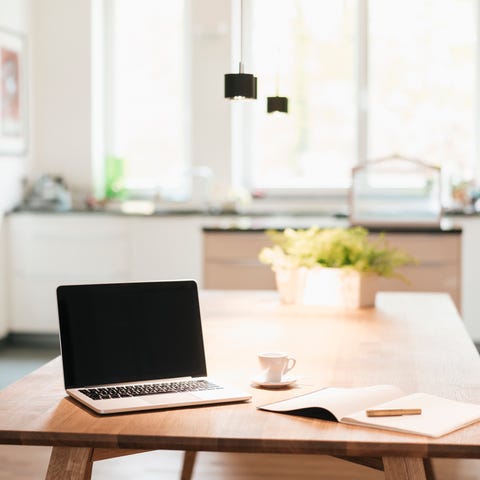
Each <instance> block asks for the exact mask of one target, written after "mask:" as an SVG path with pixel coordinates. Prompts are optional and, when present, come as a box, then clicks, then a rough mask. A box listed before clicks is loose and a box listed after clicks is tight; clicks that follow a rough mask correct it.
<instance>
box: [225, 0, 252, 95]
mask: <svg viewBox="0 0 480 480" xmlns="http://www.w3.org/2000/svg"><path fill="white" fill-rule="evenodd" d="M225 98H228V99H230V100H243V99H247V98H253V99H256V98H257V77H255V76H254V75H252V74H251V73H244V71H243V0H240V63H239V68H238V73H227V74H225Z"/></svg>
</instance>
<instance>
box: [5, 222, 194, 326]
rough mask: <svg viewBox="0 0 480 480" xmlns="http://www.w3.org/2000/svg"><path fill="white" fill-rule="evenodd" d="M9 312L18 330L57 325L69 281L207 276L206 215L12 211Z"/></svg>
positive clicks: (9, 242) (10, 318) (153, 279)
mask: <svg viewBox="0 0 480 480" xmlns="http://www.w3.org/2000/svg"><path fill="white" fill-rule="evenodd" d="M7 218H8V230H7V235H8V242H7V258H8V262H7V263H8V270H7V271H8V274H7V275H8V279H9V280H8V287H7V296H8V298H9V302H8V312H9V314H8V318H9V324H8V327H9V330H10V331H11V332H15V333H56V332H57V331H58V329H57V324H58V318H57V306H56V294H55V291H56V288H57V286H58V285H62V284H75V283H101V282H128V281H155V280H167V279H178V278H188V279H195V280H198V281H199V282H200V280H201V278H202V255H201V248H202V246H201V245H202V238H201V225H200V219H199V217H194V216H172V217H170V216H169V217H133V216H132V217H128V216H122V215H118V216H115V215H108V214H94V213H92V214H88V213H86V214H79V213H72V214H68V213H67V214H34V213H21V214H12V215H9V216H8V217H7Z"/></svg>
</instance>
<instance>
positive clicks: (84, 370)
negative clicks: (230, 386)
mask: <svg viewBox="0 0 480 480" xmlns="http://www.w3.org/2000/svg"><path fill="white" fill-rule="evenodd" d="M57 300H58V312H59V320H60V339H61V347H62V361H63V370H64V378H65V387H66V388H75V387H83V386H92V385H102V384H109V383H120V382H132V381H142V380H153V379H160V378H174V377H183V376H204V375H206V366H205V354H204V349H203V338H202V327H201V321H200V309H199V305H198V293H197V286H196V283H195V282H194V281H189V280H185V281H173V282H152V283H124V284H103V285H68V286H61V287H58V289H57Z"/></svg>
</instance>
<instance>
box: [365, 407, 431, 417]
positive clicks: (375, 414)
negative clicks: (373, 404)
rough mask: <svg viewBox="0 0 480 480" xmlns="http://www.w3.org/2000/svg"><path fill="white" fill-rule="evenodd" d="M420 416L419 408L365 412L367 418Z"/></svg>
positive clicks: (420, 410)
mask: <svg viewBox="0 0 480 480" xmlns="http://www.w3.org/2000/svg"><path fill="white" fill-rule="evenodd" d="M421 414H422V409H421V408H391V409H385V410H367V417H399V416H401V415H421Z"/></svg>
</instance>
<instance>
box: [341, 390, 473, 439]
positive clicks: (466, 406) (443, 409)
mask: <svg viewBox="0 0 480 480" xmlns="http://www.w3.org/2000/svg"><path fill="white" fill-rule="evenodd" d="M368 408H374V409H388V408H421V409H422V414H421V415H403V416H398V417H367V414H366V411H365V409H362V410H361V411H358V412H356V413H354V414H353V415H347V416H345V417H343V418H342V419H341V420H340V421H341V422H342V423H348V424H352V425H363V426H369V427H377V428H383V429H387V430H393V431H397V432H405V433H415V434H419V435H426V436H428V437H440V436H442V435H445V434H447V433H450V432H453V431H454V430H457V429H459V428H462V427H464V426H466V425H469V424H471V423H474V422H476V421H477V420H479V419H480V405H474V404H471V403H463V402H456V401H454V400H448V399H446V398H441V397H436V396H434V395H428V394H426V393H414V394H412V395H407V396H405V397H402V398H397V399H395V400H392V401H390V402H386V403H382V404H380V405H375V406H374V407H372V406H371V405H370V407H368Z"/></svg>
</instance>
